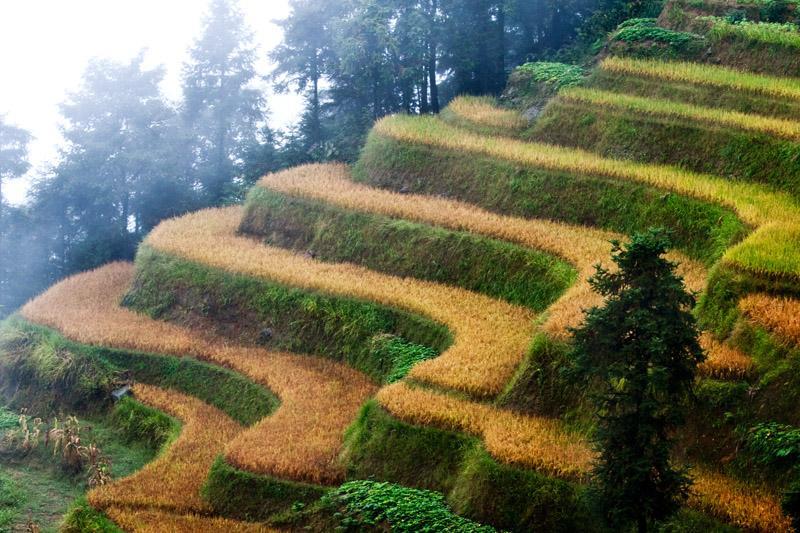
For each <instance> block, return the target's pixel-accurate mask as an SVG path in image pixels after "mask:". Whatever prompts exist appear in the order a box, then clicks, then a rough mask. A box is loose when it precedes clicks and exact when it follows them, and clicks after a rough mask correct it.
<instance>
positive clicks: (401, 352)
mask: <svg viewBox="0 0 800 533" xmlns="http://www.w3.org/2000/svg"><path fill="white" fill-rule="evenodd" d="M372 345H373V353H374V357H376V358H378V359H386V360H388V361H391V362H392V368H391V370H390V371H389V373H388V374H387V375H386V378H385V380H384V381H385V382H386V383H395V382H397V381H400V380H401V379H403V378H404V377H406V375H407V374H408V373H409V372H410V371H411V368H412V367H413V366H414V365H415V364H417V363H420V362H422V361H425V360H427V359H433V358H434V357H436V352H435V351H434V350H432V349H430V348H428V347H427V346H421V345H419V344H414V343H413V342H406V341H404V340H403V339H401V338H400V337H395V336H392V335H379V336H377V337H376V338H374V339H373V341H372Z"/></svg>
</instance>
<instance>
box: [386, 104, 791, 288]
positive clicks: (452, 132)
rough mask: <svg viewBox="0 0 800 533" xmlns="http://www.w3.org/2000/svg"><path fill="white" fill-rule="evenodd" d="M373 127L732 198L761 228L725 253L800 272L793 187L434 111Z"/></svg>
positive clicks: (522, 160) (395, 135)
mask: <svg viewBox="0 0 800 533" xmlns="http://www.w3.org/2000/svg"><path fill="white" fill-rule="evenodd" d="M373 131H374V132H375V133H376V134H378V135H382V136H384V137H387V138H391V139H395V140H397V141H400V142H406V143H412V144H423V145H426V146H431V147H436V148H441V149H447V150H453V151H457V152H460V153H462V154H464V157H468V154H478V155H486V156H490V157H496V158H500V159H503V160H506V161H511V162H514V163H519V164H523V165H529V166H534V167H538V168H542V169H545V170H555V171H563V172H571V173H576V174H584V175H585V174H588V175H597V176H604V177H608V178H613V179H623V180H630V181H636V182H640V183H646V184H649V185H652V186H655V187H659V188H662V189H665V190H671V191H674V192H676V193H679V194H686V195H688V196H693V197H695V198H698V199H701V200H705V201H709V202H713V203H717V204H720V205H724V206H728V207H730V208H732V209H733V210H734V211H735V212H736V213H737V215H738V216H739V217H740V218H741V219H742V220H743V221H744V222H745V223H747V224H750V225H752V226H755V227H757V229H756V230H755V231H754V232H753V233H752V234H751V235H750V236H749V237H748V238H747V239H745V240H744V241H742V242H741V243H739V244H738V245H736V246H733V247H731V248H729V249H728V250H727V252H726V253H725V255H724V260H725V261H726V262H729V263H732V264H735V265H736V266H737V267H739V268H743V269H746V270H749V271H751V272H754V273H756V274H767V275H779V276H790V277H793V278H800V205H798V203H797V202H796V200H795V199H793V198H792V197H791V196H790V195H789V194H787V193H783V192H775V191H773V190H771V189H769V188H768V187H765V186H762V185H759V184H754V183H747V182H740V181H732V180H727V179H724V178H720V177H716V176H711V175H706V174H698V173H694V172H689V171H686V170H682V169H679V168H676V167H670V166H666V165H649V164H644V163H637V162H633V161H627V160H616V159H609V158H604V157H601V156H599V155H597V154H593V153H591V152H587V151H584V150H578V149H574V148H564V147H561V146H555V145H548V144H543V143H532V142H523V141H518V140H514V139H508V138H503V137H499V136H497V137H494V136H481V135H476V134H473V133H470V132H468V131H465V130H462V129H459V128H456V127H453V126H450V125H447V124H445V123H443V122H442V121H441V120H437V119H436V118H433V117H406V116H400V115H398V116H393V117H387V118H384V119H382V120H381V121H379V122H378V123H377V124H376V126H375V128H374V130H373Z"/></svg>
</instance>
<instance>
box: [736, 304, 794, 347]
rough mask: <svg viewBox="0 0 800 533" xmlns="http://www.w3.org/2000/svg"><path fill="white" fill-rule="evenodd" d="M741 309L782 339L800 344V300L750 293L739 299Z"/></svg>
mask: <svg viewBox="0 0 800 533" xmlns="http://www.w3.org/2000/svg"><path fill="white" fill-rule="evenodd" d="M739 309H740V310H741V311H742V313H744V315H745V316H746V317H747V318H748V319H750V320H752V321H753V322H755V323H756V324H758V325H759V326H762V327H764V328H766V329H767V331H770V332H771V333H774V334H775V335H777V336H778V337H779V338H780V339H782V340H784V341H786V342H789V343H792V344H796V345H800V300H797V299H794V298H784V297H780V296H770V295H769V294H750V295H748V296H745V297H744V298H743V299H742V300H740V301H739Z"/></svg>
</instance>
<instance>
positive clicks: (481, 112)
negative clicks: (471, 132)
mask: <svg viewBox="0 0 800 533" xmlns="http://www.w3.org/2000/svg"><path fill="white" fill-rule="evenodd" d="M446 112H447V113H452V114H453V115H454V116H455V117H463V118H466V119H468V120H469V121H470V122H474V123H476V124H481V125H483V126H487V127H489V128H499V129H505V130H510V131H514V130H520V129H524V128H526V127H527V126H528V121H527V120H525V117H523V116H522V115H521V114H520V113H519V111H517V110H514V109H501V108H498V107H497V105H496V104H495V103H494V100H493V99H492V98H488V97H480V96H459V97H458V98H455V99H454V100H453V101H452V102H450V103H449V104H448V105H447V108H446Z"/></svg>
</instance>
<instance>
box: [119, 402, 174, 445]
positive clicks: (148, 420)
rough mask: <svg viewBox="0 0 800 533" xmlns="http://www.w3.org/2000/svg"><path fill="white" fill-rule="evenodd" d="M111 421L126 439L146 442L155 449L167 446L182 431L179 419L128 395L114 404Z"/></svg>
mask: <svg viewBox="0 0 800 533" xmlns="http://www.w3.org/2000/svg"><path fill="white" fill-rule="evenodd" d="M110 421H111V423H112V424H113V425H114V427H116V428H117V429H118V430H119V431H120V433H121V434H122V436H123V438H124V439H125V440H127V441H128V442H143V443H146V444H147V445H148V446H149V447H150V448H152V449H153V450H159V449H161V448H163V447H165V446H166V445H167V444H169V443H170V442H172V441H173V440H175V439H176V438H177V437H178V434H179V433H180V423H179V422H178V421H177V420H175V419H173V418H171V417H170V416H168V415H166V414H164V413H162V412H161V411H158V410H156V409H153V408H152V407H148V406H146V405H144V404H141V403H139V402H137V401H135V400H132V399H131V398H128V397H126V398H123V399H122V400H120V401H119V402H118V403H117V404H116V405H115V406H114V409H113V410H112V411H111V417H110Z"/></svg>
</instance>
